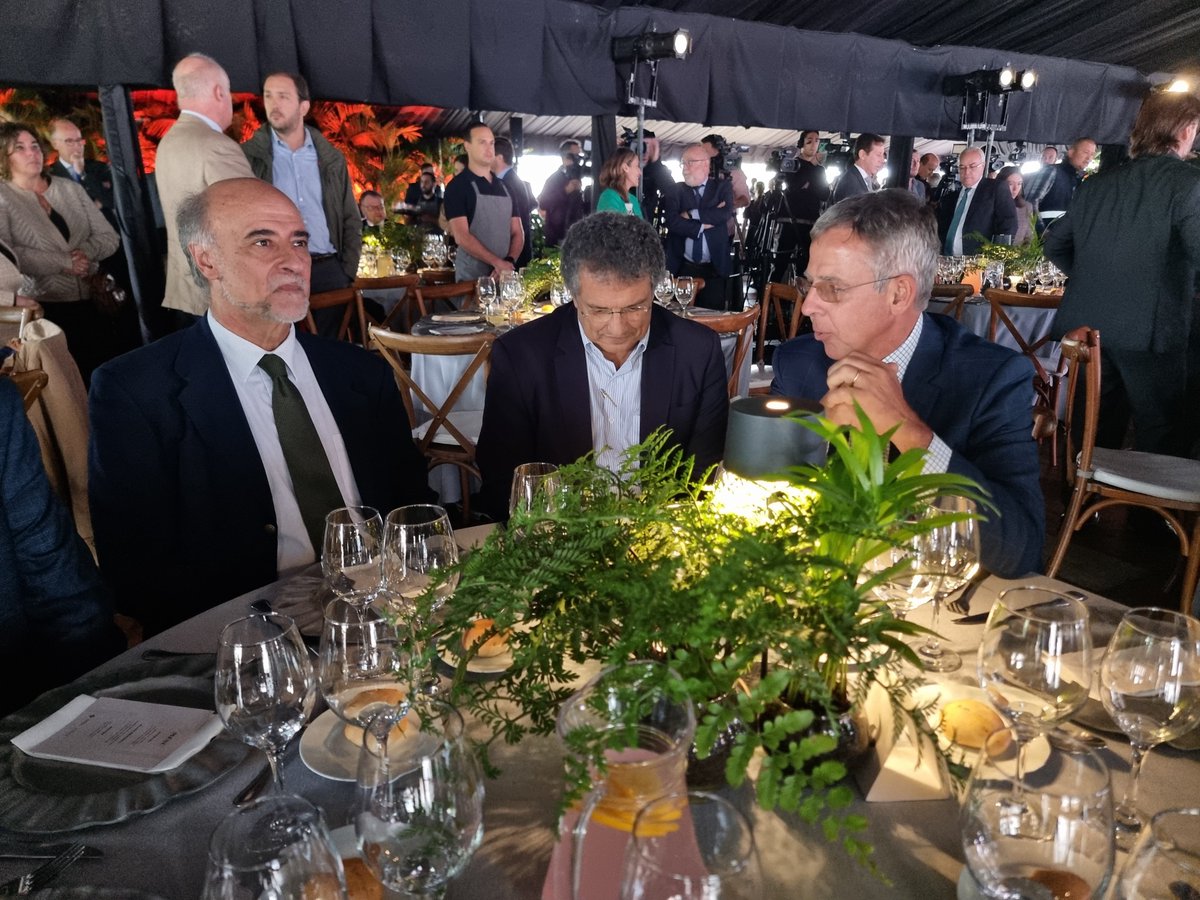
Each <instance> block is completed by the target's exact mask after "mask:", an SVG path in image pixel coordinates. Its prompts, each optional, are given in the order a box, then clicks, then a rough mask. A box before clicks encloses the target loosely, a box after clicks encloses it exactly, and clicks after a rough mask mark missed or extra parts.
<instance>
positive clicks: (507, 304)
mask: <svg viewBox="0 0 1200 900" xmlns="http://www.w3.org/2000/svg"><path fill="white" fill-rule="evenodd" d="M500 300H501V302H502V303H503V305H504V308H505V309H506V310H507V311H508V318H509V323H510V324H512V322H513V318H514V317H515V315H516V313H517V310H518V309H520V307H521V303H522V302H523V301H524V300H525V282H524V280H523V279H522V278H521V273H520V272H502V273H501V274H500Z"/></svg>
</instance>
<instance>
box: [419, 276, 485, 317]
mask: <svg viewBox="0 0 1200 900" xmlns="http://www.w3.org/2000/svg"><path fill="white" fill-rule="evenodd" d="M414 290H415V291H416V295H417V308H418V309H419V310H420V312H421V318H425V317H426V316H427V315H429V314H430V313H432V312H433V303H434V301H435V300H453V299H455V298H457V297H469V298H470V299H469V300H467V301H466V302H465V303H463V305H462V308H463V309H471V308H473V307H474V306H475V282H474V281H456V282H454V283H452V284H419V285H417V286H416V287H415V288H414Z"/></svg>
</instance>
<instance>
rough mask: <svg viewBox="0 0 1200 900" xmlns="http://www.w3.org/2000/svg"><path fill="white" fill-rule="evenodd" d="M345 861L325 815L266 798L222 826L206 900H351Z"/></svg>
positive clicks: (296, 800)
mask: <svg viewBox="0 0 1200 900" xmlns="http://www.w3.org/2000/svg"><path fill="white" fill-rule="evenodd" d="M345 896H346V876H345V872H344V870H343V868H342V860H341V857H339V856H338V854H337V850H335V849H334V846H333V839H332V838H331V837H330V834H329V829H328V828H327V827H326V825H325V819H324V818H323V817H322V815H321V811H320V810H318V809H317V808H316V807H315V806H313V805H312V804H311V803H309V802H308V801H307V800H303V799H301V798H300V797H293V796H290V795H287V794H282V795H273V796H270V797H260V798H259V799H257V800H255V801H253V802H252V803H248V804H246V805H245V806H243V807H241V808H239V809H236V810H234V811H233V812H231V813H230V814H229V815H227V816H226V817H225V818H224V819H222V820H221V822H220V824H218V825H217V827H216V829H215V830H214V831H213V833H212V839H211V840H210V841H209V844H208V869H207V871H206V874H205V878H204V895H203V900H243V898H247V897H256V898H260V900H286V898H293V897H303V898H306V900H335V898H343V900H344V898H345Z"/></svg>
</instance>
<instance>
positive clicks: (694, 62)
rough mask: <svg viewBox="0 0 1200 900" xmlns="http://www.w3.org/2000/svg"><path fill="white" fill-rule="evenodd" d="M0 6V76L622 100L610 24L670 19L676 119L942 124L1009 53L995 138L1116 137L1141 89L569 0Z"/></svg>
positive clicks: (663, 88) (629, 30)
mask: <svg viewBox="0 0 1200 900" xmlns="http://www.w3.org/2000/svg"><path fill="white" fill-rule="evenodd" d="M742 5H743V6H744V5H745V4H742ZM843 5H844V4H843ZM0 16H2V17H3V21H4V22H5V23H6V27H5V32H6V36H7V41H6V52H5V54H4V55H3V56H2V57H0V83H26V84H75V85H95V84H125V85H131V86H137V85H159V86H165V85H167V84H169V76H170V69H171V66H172V64H173V63H174V61H175V60H177V59H178V58H179V57H181V56H183V55H184V54H186V53H188V52H191V51H195V50H201V51H204V52H207V53H209V54H210V55H212V56H214V57H216V59H217V60H218V61H219V62H221V64H222V65H224V66H225V68H226V69H227V70H228V71H229V73H230V77H231V80H232V83H233V87H234V89H235V90H242V91H258V90H259V88H260V86H261V83H262V77H263V76H264V75H265V74H266V73H268V72H270V71H272V70H277V69H290V70H298V71H300V72H301V73H303V74H304V75H305V76H306V77H307V78H308V80H309V82H310V84H311V86H312V90H313V94H314V96H317V97H321V98H325V99H335V100H349V101H370V102H376V103H386V104H394V105H409V104H420V105H429V106H440V107H456V108H467V109H481V110H483V109H486V110H509V111H519V112H526V113H531V114H541V115H587V116H597V115H606V114H617V113H622V112H628V109H627V107H626V106H625V104H624V99H625V98H624V91H625V88H624V72H625V70H624V68H623V67H618V66H617V65H615V64H614V63H613V62H612V60H611V52H610V51H611V42H612V38H613V37H614V36H618V35H630V34H637V33H640V32H642V31H644V30H647V29H655V30H659V31H664V30H670V29H674V28H681V27H682V28H687V29H689V30H690V31H691V33H692V35H693V38H694V44H695V51H694V53H693V54H692V56H691V57H690V58H689V59H687V60H683V61H677V60H670V61H666V62H664V63H662V64H661V66H660V104H659V109H658V111H657V113H656V116H657V117H659V118H665V119H669V120H673V121H680V122H702V123H706V124H712V125H758V126H767V127H778V128H799V127H804V128H818V129H822V130H824V131H866V130H870V131H877V132H879V133H882V134H892V133H894V134H915V135H921V136H924V137H929V138H959V137H960V136H961V135H960V131H959V128H958V112H959V100H958V99H957V98H952V97H951V98H947V97H943V96H942V90H941V86H942V81H943V79H944V77H945V76H947V75H952V74H962V73H965V72H969V71H972V70H975V69H978V68H983V67H990V68H998V67H1000V66H1002V65H1004V64H1009V63H1011V64H1012V65H1014V66H1016V67H1017V68H1033V69H1035V70H1037V72H1038V73H1039V77H1040V79H1041V80H1040V85H1039V87H1038V88H1037V89H1036V90H1034V91H1033V92H1032V93H1029V94H1018V95H1014V96H1013V99H1012V103H1011V110H1010V123H1009V129H1008V131H1007V132H1006V134H1005V137H1006V138H1008V139H1013V140H1019V139H1024V140H1031V141H1038V142H1050V141H1054V142H1063V141H1068V140H1071V139H1073V138H1075V137H1077V136H1079V135H1081V134H1089V135H1091V136H1093V137H1094V138H1096V139H1097V140H1098V141H1100V142H1101V143H1119V142H1123V141H1125V140H1126V138H1127V136H1128V133H1129V127H1130V125H1131V123H1132V121H1133V117H1134V114H1135V113H1136V110H1137V106H1138V104H1139V102H1140V100H1141V97H1142V96H1143V95H1144V93H1145V91H1146V89H1147V82H1146V80H1145V79H1144V78H1143V76H1141V75H1140V74H1139V73H1138V72H1137V71H1136V70H1134V69H1131V68H1125V67H1120V66H1110V65H1104V64H1101V63H1089V62H1079V61H1074V60H1067V59H1061V58H1055V57H1048V56H1033V55H1027V54H1021V53H1016V52H1010V51H1007V50H983V49H977V48H970V47H954V46H939V47H933V48H928V49H923V48H918V47H913V46H911V45H909V44H907V43H905V42H902V41H897V40H886V39H881V38H874V37H865V36H862V35H857V34H843V33H830V32H816V31H800V30H797V29H795V28H787V27H781V26H777V25H772V24H759V23H754V22H744V21H736V20H733V19H728V18H718V17H716V16H712V15H705V14H699V13H681V12H674V11H669V10H657V9H648V8H645V7H628V6H621V7H618V8H615V9H611V10H610V9H606V8H604V7H602V6H597V5H592V4H588V3H576V2H568V0H505V2H497V0H437V2H436V3H435V2H431V0H210V2H207V3H196V2H194V0H154V2H150V0H140V2H139V0H125V2H120V3H111V2H103V0H92V2H88V3H79V2H76V0H43V2H42V3H39V4H36V5H31V4H29V3H28V2H27V0H20V2H17V0H0ZM49 61H53V62H52V63H51V62H49Z"/></svg>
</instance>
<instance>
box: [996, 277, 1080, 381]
mask: <svg viewBox="0 0 1200 900" xmlns="http://www.w3.org/2000/svg"><path fill="white" fill-rule="evenodd" d="M983 296H984V299H986V300H987V302H988V305H989V306H990V307H991V313H990V316H989V319H988V340H989V341H995V340H996V332H997V330H998V327H999V326H1000V325H1003V326H1004V328H1005V330H1006V331H1007V332H1008V333H1009V334H1011V335H1012V337H1013V340H1015V341H1016V342H1017V346H1018V347H1019V348H1020V350H1021V352H1022V353H1023V354H1025V356H1027V357H1028V358H1029V360H1030V361H1031V362H1032V363H1033V368H1034V369H1035V370H1036V371H1037V376H1038V378H1039V379H1040V380H1041V381H1043V382H1046V383H1049V382H1050V380H1051V378H1050V375H1049V373H1048V372H1047V371H1046V367H1045V365H1043V361H1042V360H1041V359H1040V358H1039V357H1038V351H1039V350H1041V349H1042V347H1044V346H1045V345H1046V344H1050V343H1053V339H1052V338H1051V337H1050V336H1049V335H1048V334H1047V335H1043V336H1042V337H1040V338H1037V339H1036V340H1033V341H1031V340H1029V338H1028V337H1027V336H1026V335H1024V334H1022V333H1021V330H1020V329H1019V328H1018V327H1017V325H1016V323H1015V322H1013V320H1012V317H1011V316H1010V315H1009V314H1008V310H1006V309H1005V307H1006V306H1007V307H1013V308H1018V307H1019V308H1023V309H1058V304H1059V301H1060V300H1061V299H1062V298H1061V297H1058V296H1055V295H1052V294H1019V293H1017V292H1016V291H1001V290H997V289H996V288H988V289H986V290H985V291H984V292H983Z"/></svg>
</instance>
